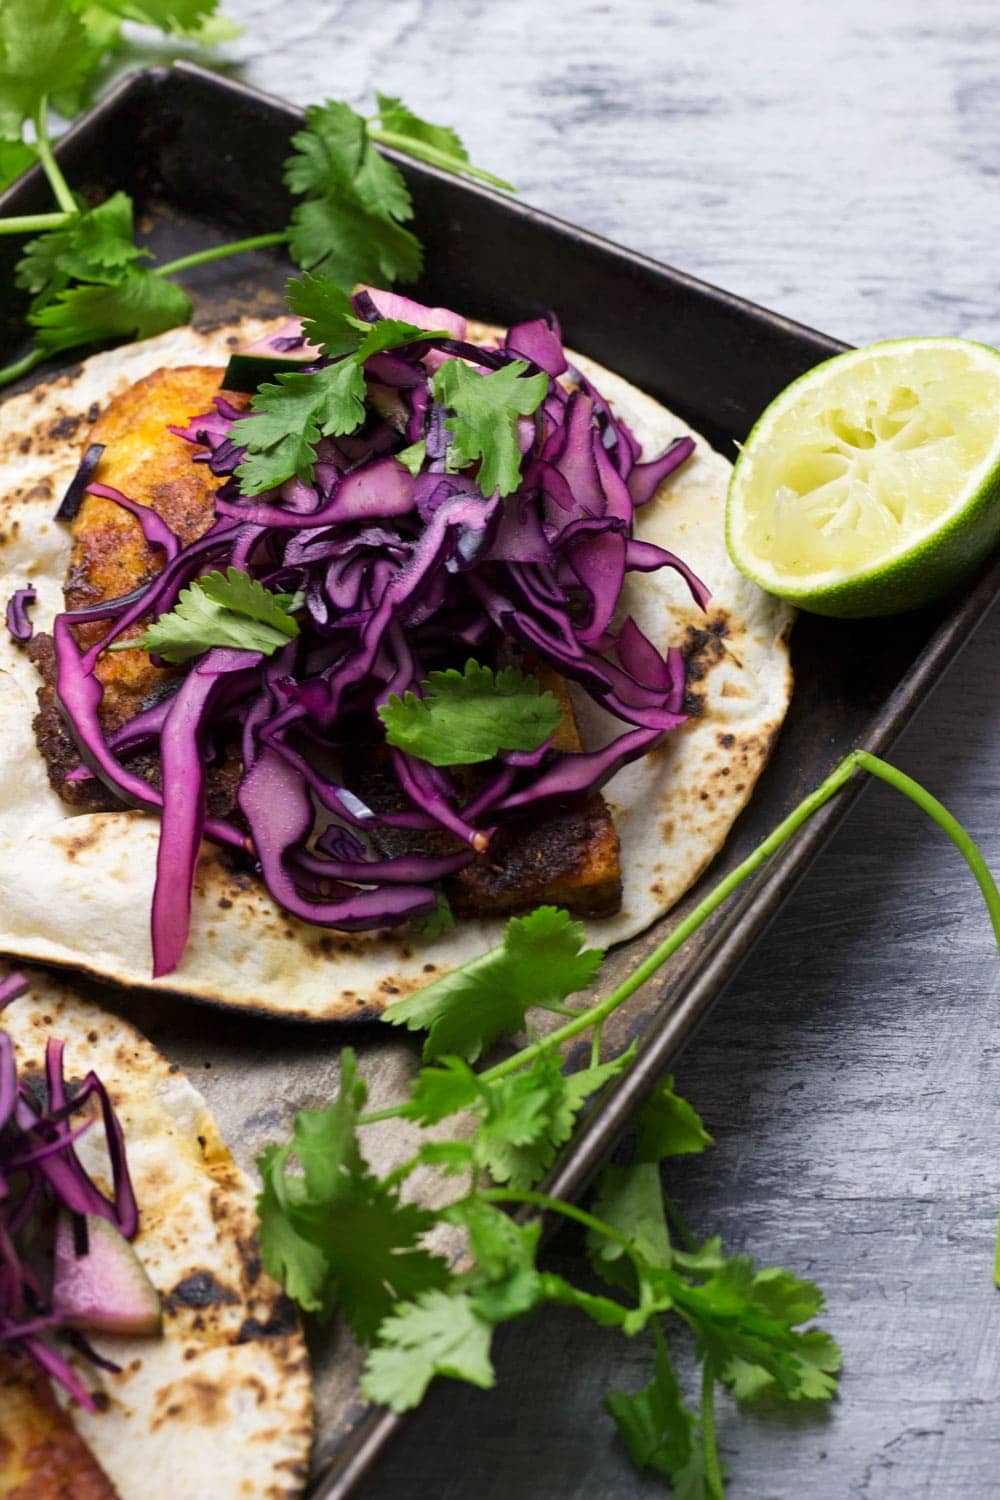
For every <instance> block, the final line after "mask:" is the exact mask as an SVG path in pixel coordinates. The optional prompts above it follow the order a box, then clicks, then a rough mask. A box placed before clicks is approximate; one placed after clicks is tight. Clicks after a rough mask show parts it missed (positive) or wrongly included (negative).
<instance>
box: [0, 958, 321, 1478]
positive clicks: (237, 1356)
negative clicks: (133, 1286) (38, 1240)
mask: <svg viewBox="0 0 1000 1500" xmlns="http://www.w3.org/2000/svg"><path fill="white" fill-rule="evenodd" d="M26 977H27V978H29V979H30V982H31V988H30V990H29V992H28V993H27V994H26V995H24V996H23V997H22V998H21V999H20V1000H15V1001H14V1002H13V1003H12V1004H11V1005H9V1006H7V1007H6V1008H5V1009H4V1010H3V1012H2V1013H0V1027H2V1028H3V1030H5V1031H6V1032H8V1034H9V1035H10V1036H11V1037H12V1039H13V1042H14V1047H15V1051H16V1053H17V1060H18V1072H19V1074H20V1075H21V1076H23V1075H24V1073H25V1072H26V1071H27V1070H29V1069H34V1070H37V1069H40V1068H41V1067H43V1065H44V1059H45V1041H46V1037H48V1036H54V1037H59V1038H62V1039H63V1040H64V1041H65V1043H66V1052H65V1066H66V1077H67V1078H68V1079H73V1078H79V1077H82V1076H83V1075H84V1074H85V1073H87V1072H88V1071H89V1069H91V1068H93V1069H94V1071H95V1072H96V1073H97V1074H98V1076H99V1077H100V1079H101V1080H102V1082H103V1083H104V1084H105V1085H106V1086H107V1088H108V1090H109V1092H110V1094H111V1097H112V1100H113V1101H114V1104H115V1108H116V1110H117V1112H118V1117H119V1119H120V1120H121V1123H122V1128H123V1129H124V1132H125V1140H126V1147H127V1152H128V1164H129V1170H130V1174H131V1177H132V1182H133V1185H134V1187H135V1194H136V1200H137V1202H138V1204H139V1215H140V1220H139V1233H138V1235H137V1237H136V1239H135V1241H134V1242H133V1243H134V1245H135V1248H136V1251H137V1253H138V1254H139V1256H140V1258H141V1260H142V1263H143V1265H144V1266H145V1268H146V1271H147V1272H148V1274H149V1277H150V1279H151V1280H152V1282H153V1284H154V1286H155V1287H156V1288H157V1290H158V1291H159V1292H160V1295H161V1297H162V1300H163V1336H162V1337H161V1338H120V1337H112V1336H110V1335H105V1334H94V1335H91V1336H90V1341H91V1343H92V1344H93V1345H94V1348H95V1349H96V1350H97V1351H98V1353H100V1354H102V1355H104V1356H105V1357H106V1358H108V1359H110V1360H113V1361H114V1362H115V1363H116V1364H119V1365H121V1366H122V1372H121V1374H119V1375H112V1374H110V1373H107V1372H104V1371H102V1370H99V1369H96V1368H95V1367H94V1366H93V1365H92V1364H90V1363H89V1362H87V1361H84V1360H82V1359H81V1358H79V1357H77V1356H72V1359H71V1363H73V1365H74V1367H75V1369H76V1371H77V1373H78V1375H79V1376H80V1378H81V1380H82V1381H83V1384H84V1385H85V1387H86V1388H87V1389H88V1390H89V1391H91V1392H92V1393H94V1394H95V1395H96V1399H97V1403H98V1407H99V1410H98V1411H96V1412H88V1411H84V1410H82V1409H81V1408H79V1407H77V1406H76V1405H75V1404H71V1403H70V1402H69V1398H68V1397H66V1396H65V1394H64V1393H62V1392H61V1389H57V1394H58V1395H59V1396H60V1399H61V1400H62V1401H63V1404H64V1405H69V1406H70V1409H71V1411H72V1418H73V1423H74V1425H75V1427H76V1428H77V1431H78V1432H79V1433H80V1435H81V1436H82V1437H83V1439H84V1441H85V1442H86V1443H87V1445H88V1446H89V1448H90V1450H91V1452H92V1453H93V1454H94V1456H95V1458H96V1459H97V1460H98V1462H99V1463H100V1464H101V1467H102V1468H103V1469H104V1470H105V1472H106V1473H107V1475H108V1477H109V1479H110V1480H111V1481H112V1483H113V1484H114V1486H115V1488H116V1490H117V1492H118V1494H119V1495H120V1497H121V1500H177V1497H186V1496H195V1495H201V1496H209V1495H210V1496H212V1500H238V1497H239V1500H249V1497H253V1500H292V1497H294V1496H297V1495H300V1494H301V1493H302V1489H303V1486H304V1484H305V1480H306V1475H307V1470H308V1463H309V1449H310V1444H311V1437H312V1391H311V1382H310V1372H309V1361H308V1357H307V1354H306V1349H305V1340H304V1339H303V1336H302V1332H301V1329H300V1327H299V1323H298V1319H297V1317H296V1315H295V1312H294V1309H293V1308H292V1305H291V1303H290V1302H289V1301H288V1299H287V1298H286V1297H285V1296H284V1295H283V1293H282V1291H281V1288H280V1287H279V1286H278V1284H277V1283H276V1282H274V1281H272V1280H271V1278H270V1277H269V1276H266V1275H264V1274H263V1272H262V1271H261V1269H260V1262H259V1259H258V1257H257V1249H256V1239H255V1230H256V1222H257V1220H256V1213H255V1210H254V1190H253V1187H252V1185H251V1183H250V1180H249V1179H248V1177H247V1176H246V1174H245V1173H244V1172H242V1171H241V1170H240V1169H239V1167H237V1166H236V1164H235V1162H234V1161H233V1159H232V1157H231V1156H230V1154H229V1151H228V1149H227V1148H226V1146H225V1144H224V1142H223V1141H222V1139H221V1138H220V1136H219V1133H218V1130H217V1129H216V1126H215V1123H214V1121H213V1120H212V1117H211V1115H210V1114H209V1113H208V1110H207V1108H206V1105H205V1101H204V1099H203V1098H202V1097H201V1095H200V1094H199V1093H198V1092H197V1091H196V1090H195V1089H193V1088H192V1087H191V1085H190V1083H188V1081H187V1079H186V1078H185V1077H184V1076H183V1074H182V1073H180V1072H179V1071H178V1070H177V1069H176V1067H175V1066H172V1065H171V1064H169V1063H168V1062H167V1061H166V1059H165V1058H163V1057H161V1056H160V1054H159V1053H158V1052H157V1051H156V1049H155V1048H154V1047H153V1046H152V1045H151V1044H150V1043H149V1042H148V1041H146V1039H145V1037H143V1036H141V1035H140V1034H139V1032H137V1031H136V1030H135V1029H134V1028H133V1027H131V1026H129V1025H127V1024H126V1023H125V1022H124V1021H122V1020H120V1019H119V1018H118V1017H117V1016H114V1015H111V1014H109V1013H108V1012H107V1011H103V1010H100V1009H99V1008H98V1007H97V1006H96V1005H91V1004H89V1003H88V1002H86V1001H84V1000H81V999H80V998H79V997H78V996H76V995H74V994H73V992H72V991H71V990H69V989H67V988H65V987H64V986H63V985H61V984H60V983H58V982H57V981H55V980H53V979H52V978H50V977H49V976H48V975H44V974H42V973H40V972H36V971H32V970H29V971H26ZM77 1151H78V1152H79V1155H80V1159H81V1160H82V1161H83V1163H84V1165H85V1166H86V1168H87V1170H88V1171H89V1172H90V1173H91V1176H92V1177H93V1179H94V1181H95V1182H96V1183H97V1184H98V1186H99V1187H101V1188H102V1190H104V1191H105V1192H109V1191H110V1182H109V1181H108V1178H109V1176H110V1173H109V1169H108V1158H107V1155H106V1152H105V1149H104V1143H103V1137H102V1131H101V1130H100V1128H97V1129H93V1130H91V1131H90V1132H89V1133H88V1134H87V1135H85V1136H83V1137H82V1138H81V1139H80V1140H79V1141H78V1142H77ZM60 1352H61V1353H65V1352H66V1351H65V1350H64V1349H61V1350H60ZM2 1434H3V1412H2V1411H0V1438H2Z"/></svg>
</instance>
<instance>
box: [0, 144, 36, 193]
mask: <svg viewBox="0 0 1000 1500" xmlns="http://www.w3.org/2000/svg"><path fill="white" fill-rule="evenodd" d="M37 160H38V154H37V152H36V151H35V149H34V147H33V146H29V145H28V144H27V142H26V141H4V140H0V192H3V190H4V188H7V187H10V185H11V183H12V182H16V181H17V179H18V178H19V177H21V176H22V175H23V174H24V173H25V172H26V171H27V170H28V168H29V167H33V166H34V165H35V162H36V161H37Z"/></svg>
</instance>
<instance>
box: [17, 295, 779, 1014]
mask: <svg viewBox="0 0 1000 1500" xmlns="http://www.w3.org/2000/svg"><path fill="white" fill-rule="evenodd" d="M274 326H275V325H273V324H264V323H261V322H260V321H259V320H245V321H244V322H243V323H242V324H233V325H229V326H226V327H222V328H219V329H216V330H214V331H207V332H205V331H198V330H195V329H191V328H184V329H177V330H174V331H173V332H171V333H167V334H163V335H162V336H161V337H159V338H155V339H150V340H147V341H146V342H144V343H139V344H133V345H130V346H129V347H127V348H123V349H114V350H111V351H109V352H108V353H105V354H98V355H96V356H95V357H94V358H92V359H89V360H87V361H86V363H85V364H83V365H82V366H81V367H80V368H79V369H78V370H77V371H75V372H71V373H70V374H68V375H64V376H61V377H59V378H57V379H55V380H53V381H50V382H48V383H47V384H45V385H41V386H37V387H35V388H34V389H33V390H31V391H29V392H28V393H26V394H25V395H20V396H15V397H13V398H12V399H10V400H8V401H7V402H6V403H5V404H4V405H3V406H2V407H0V464H2V466H3V473H4V478H5V485H4V493H3V495H2V496H0V565H2V573H3V576H4V579H5V581H6V583H7V585H8V587H9V590H10V591H13V589H14V588H15V587H20V586H22V585H24V584H27V583H31V584H33V585H34V586H35V587H36V588H37V589H38V594H39V599H38V604H37V605H36V606H35V608H34V610H33V612H32V615H33V620H34V624H35V629H36V630H48V629H50V627H51V622H52V618H53V616H54V615H55V614H56V613H57V612H58V611H59V610H60V609H61V608H62V607H63V603H62V585H63V579H64V576H65V570H66V561H67V557H68V555H69V546H70V543H69V536H68V531H67V528H66V527H64V526H61V525H60V524H59V523H57V522H55V521H53V519H52V516H53V513H54V511H55V508H56V506H57V504H58V502H59V499H60V497H61V495H62V493H63V491H64V489H65V487H66V485H67V484H68V482H69V480H70V478H71V477H72V475H73V473H74V471H75V469H76V466H77V463H78V460H79V455H80V450H81V445H82V443H83V442H84V441H85V438H86V433H87V430H88V426H89V424H90V423H91V422H93V421H94V420H95V419H96V416H97V413H98V411H99V410H100V409H101V408H102V407H103V406H104V404H105V403H106V402H107V401H108V400H109V398H111V397H112V396H114V395H116V394H118V393H119V392H120V391H122V390H123V389H124V388H125V387H126V386H128V385H129V384H131V383H132V382H134V381H135V380H138V379H139V378H140V377H142V376H144V375H147V374H149V373H150V372H151V371H153V370H156V369H158V368H160V367H161V366H168V365H183V364H193V363H194V364H197V363H203V364H212V363H215V364H220V365H221V364H224V363H225V360H226V359H227V357H228V355H229V354H230V353H231V351H232V348H233V347H234V346H235V345H237V344H239V345H245V344H246V343H248V342H249V341H250V340H252V339H255V338H258V337H260V336H261V335H262V334H263V333H265V332H267V331H268V330H269V329H271V328H273V327H274ZM471 332H472V334H473V336H478V337H480V338H483V337H485V336H486V335H487V333H488V332H489V330H487V329H485V328H483V327H482V325H480V326H479V327H478V328H474V329H472V330H471ZM571 357H572V358H573V360H574V361H575V362H576V364H577V365H578V367H579V368H580V369H581V370H583V371H584V373H586V375H587V376H588V377H589V378H590V379H592V380H593V381H594V383H595V384H596V385H597V386H598V387H599V389H600V390H602V391H603V393H604V394H605V395H606V396H607V398H608V399H609V401H610V402H611V404H612V406H613V407H614V408H615V410H616V411H617V412H619V413H620V414H621V415H622V416H623V417H625V418H626V420H627V421H628V422H629V423H630V424H631V426H632V427H633V429H634V431H635V433H636V435H637V437H638V438H639V440H640V442H641V443H642V446H643V452H644V454H645V455H646V456H647V457H652V456H655V455H656V454H658V453H660V452H661V451H662V450H663V449H664V448H665V447H666V446H667V444H668V443H670V442H671V441H672V440H673V439H674V438H676V437H680V436H683V435H685V434H687V433H688V432H689V429H688V428H687V427H686V426H685V425H684V423H683V422H681V421H680V420H679V419H678V418H677V417H675V416H673V415H672V414H671V413H670V412H669V411H667V410H665V409H664V408H663V407H662V406H660V405H659V404H658V403H657V402H656V401H654V400H652V399H651V398H650V397H648V396H646V395H643V394H642V393H641V392H639V391H637V390H635V389H634V387H632V386H631V385H629V384H628V382H627V381H625V380H623V379H622V378H621V377H619V376H617V375H613V374H611V373H610V372H608V371H606V370H604V369H602V368H601V367H600V366H599V365H596V364H594V363H593V361H591V360H589V359H585V358H583V357H582V356H577V355H572V356H571ZM693 436H695V437H696V439H697V447H696V451H695V454H694V456H693V457H692V458H691V459H689V460H688V462H687V463H686V464H685V465H684V466H683V467H682V468H681V469H680V470H679V471H678V472H677V473H676V474H675V475H673V476H671V477H670V478H669V479H667V480H666V481H665V482H664V484H663V485H662V486H661V488H660V490H659V492H658V493H657V495H656V496H655V497H654V499H653V500H651V501H650V503H649V504H648V505H646V506H644V507H643V508H642V509H641V510H640V511H639V512H638V515H637V524H636V535H637V536H639V537H641V538H642V539H644V540H648V541H651V542H656V543H659V544H660V545H662V546H664V547H667V548H669V549H670V550H673V551H676V552H678V553H679V554H680V555H681V556H682V557H683V558H684V560H685V561H686V562H687V563H688V564H689V565H690V566H691V567H692V568H693V569H694V570H695V572H696V573H697V574H698V575H699V576H700V577H701V578H702V579H703V580H704V581H705V582H706V583H707V584H708V586H709V587H710V588H711V590H712V594H713V598H712V603H711V605H710V607H709V610H708V613H707V615H705V614H702V612H701V611H700V610H699V609H698V608H697V607H696V606H695V605H694V604H693V603H692V601H691V598H690V595H689V593H688V591H687V589H686V587H685V585H684V584H683V582H682V581H681V579H680V578H679V577H678V576H677V575H676V574H674V573H672V572H669V571H667V570H662V571H661V572H659V573H654V574H646V575H632V576H631V577H630V579H629V581H628V583H627V585H626V594H625V598H624V601H623V608H624V609H625V610H628V611H630V612H631V613H632V614H633V615H634V616H635V618H636V620H637V622H638V624H639V625H640V627H641V628H642V629H643V630H644V631H645V633H646V634H647V635H648V636H649V637H650V639H651V640H652V641H653V642H654V643H655V644H656V645H657V646H658V647H659V648H661V649H665V648H666V647H667V646H669V645H683V644H685V643H688V644H691V645H693V646H694V648H695V649H694V655H693V658H692V663H691V672H690V688H691V692H692V694H693V696H694V697H695V698H696V699H697V702H696V704H695V708H696V710H697V712H695V713H694V714H693V715H692V717H691V718H690V719H689V720H688V722H687V723H686V724H684V725H683V726H682V727H681V728H680V729H679V730H677V731H675V732H674V733H672V734H670V735H668V736H667V738H666V739H665V741H664V742H663V744H662V745H661V746H660V747H659V748H658V749H657V750H654V751H653V752H652V754H650V755H648V756H646V757H645V758H644V759H643V760H641V761H639V762H637V763H636V764H634V765H631V766H627V767H625V768H624V769H623V770H622V771H620V772H619V773H618V775H617V776H615V777H614V778H613V779H612V780H611V781H610V782H609V783H608V785H607V786H606V787H605V790H604V795H605V797H606V799H607V801H608V803H609V805H610V807H611V809H612V812H613V815H614V819H615V824H616V826H617V829H618V833H619V837H620V840H621V862H622V870H623V875H624V897H623V902H622V908H621V911H620V912H619V913H617V914H616V915H615V916H611V917H605V918H600V919H592V920H588V921H587V924H586V926H587V931H588V933H589V935H590V938H591V940H592V941H593V942H595V943H600V944H601V945H604V946H607V945H609V944H612V943H620V942H622V941H624V940H625V939H626V938H630V937H633V936H634V935H635V934H636V933H639V932H641V931H642V930H643V929H644V928H646V927H648V926H649V925H650V923H652V922H653V921H655V919H656V918H657V917H658V916H660V915H661V914H662V913H663V912H665V911H667V910H668V909H669V908H670V907H671V906H673V905H674V903H675V902H676V901H677V900H678V899H679V898H680V896H681V895H683V893H684V892H685V891H686V890H687V888H688V887H689V886H690V885H691V884H692V883H693V881H694V880H696V879H697V877H698V875H699V874H700V873H701V871H702V870H703V869H704V868H705V866H706V865H707V864H708V863H709V862H710V860H711V859H712V857H713V856H714V855H715V854H716V853H717V852H718V850H719V848H720V847H721V845H722V843H723V841H724V839H725V837H726V834H727V832H728V830H729V828H730V827H731V825H732V823H733V821H734V819H735V818H736V816H737V814H738V813H739V811H740V810H741V808H742V807H743V805H744V804H745V803H746V801H747V799H748V798H749V796H750V794H751V792H752V790H753V786H754V783H755V781H756V779H757V777H758V775H759V773H760V771H761V769H762V767H763V765H764V763H765V761H766V759H767V756H768V753H769V751H770V748H771V745H772V743H773V741H774V738H775V736H776V734H777V732H778V729H779V727H780V725H781V721H782V718H783V717H784V713H785V710H786V707H787V704H788V700H789V697H790V693H791V671H790V667H789V660H788V644H787V641H788V633H789V630H790V626H791V619H792V616H791V612H790V611H789V609H788V607H787V606H786V605H784V604H782V603H780V602H779V601H777V600H775V599H772V598H771V597H769V596H768V595H766V594H764V593H762V592H761V590H760V589H758V588H757V587H756V586H755V585H754V584H752V583H750V582H749V581H748V580H747V579H745V578H743V577H742V575H740V574H739V573H737V572H736V570H735V568H734V567H733V565H732V563H731V562H730V561H729V558H728V555H727V553H726V549H725V543H724V538H723V507H724V502H725V494H726V485H727V482H728V476H729V472H730V465H729V464H728V463H727V462H726V460H725V459H724V458H722V457H720V455H719V454H717V453H715V452H714V451H713V450H712V448H711V447H710V446H709V445H708V443H707V442H706V441H705V440H704V439H702V438H698V437H697V434H693ZM178 441H179V440H178ZM692 632H694V634H692ZM37 686H38V676H37V673H36V671H35V668H34V666H33V665H32V663H31V662H30V661H29V660H28V658H27V656H26V655H25V653H24V651H23V650H22V649H20V648H19V647H18V646H17V645H15V644H14V643H13V642H12V641H10V640H9V639H8V637H7V634H6V632H5V631H2V630H0V951H5V952H7V953H12V954H16V955H17V956H19V957H24V958H34V959H39V960H44V961H46V962H49V963H56V964H69V965H72V966H74V967H76V968H80V969H85V970H88V971H89V972H91V973H94V974H98V975H102V976H106V977H108V978H111V979H114V980H116V981H118V982H119V983H120V984H123V985H128V986H149V985H151V984H153V983H154V982H153V981H151V979H150V974H151V968H152V961H151V952H150V936H149V910H150V904H151V899H152V891H153V880H154V874H155V866H156V846H157V837H158V828H159V824H158V822H157V820H155V819H154V818H151V817H148V816H146V815H144V814H142V813H139V812H131V811H121V812H106V813H88V814H83V815H80V814H74V813H73V812H71V810H70V809H69V808H67V807H66V805H65V804H64V803H63V802H62V801H61V799H60V798H59V797H58V796H57V795H56V793H55V792H53V791H52V789H51V788H50V786H49V783H48V777H47V774H46V770H45V766H44V763H43V761H42V757H41V755H40V754H39V752H38V750H37V749H36V746H35V741H34V736H33V733H32V728H31V720H32V716H33V714H34V713H35V707H36V705H35V690H36V688H37ZM574 704H575V708H576V711H577V718H578V722H579V724H580V728H581V731H582V734H583V739H584V743H585V744H586V745H589V746H593V745H596V744H597V743H600V742H603V741H604V740H606V739H607V738H609V737H610V735H611V734H612V733H614V732H616V730H617V731H619V732H620V729H621V726H620V725H618V724H617V721H615V720H612V719H611V718H609V716H608V715H606V714H605V713H604V711H603V710H601V709H600V708H597V707H596V706H595V705H593V704H592V703H591V702H590V700H589V699H587V698H586V697H585V696H584V695H582V694H579V693H576V694H574ZM504 925H505V922H504V921H503V920H499V919H498V920H475V919H472V920H467V919H463V920H462V921H461V922H460V923H459V925H458V927H457V928H456V930H455V931H453V932H451V933H449V934H447V935H446V936H445V937H443V938H440V939H438V940H436V941H427V940H424V939H421V938H420V937H415V936H412V935H407V936H403V935H401V934H396V935H392V934H389V935H384V934H374V933H351V934H346V933H338V932H331V931H329V930H328V929H324V928H319V927H313V926H310V925H308V924H305V923H302V922H299V921H297V920H296V919H295V918H293V917H290V916H288V915H287V914H286V913H285V912H283V911H281V910H280V909H278V908H277V907H276V906H275V905H274V903H273V902H272V901H271V899H270V898H269V896H268V895H267V893H266V891H265V890H264V889H263V887H262V886H261V885H260V884H259V883H258V882H257V881H256V880H255V879H253V878H252V877H250V876H248V875H243V874H237V875H234V874H233V873H232V871H231V868H230V866H229V865H228V863H227V862H226V861H225V859H224V857H223V856H221V855H220V854H219V853H218V852H217V851H215V850H213V849H212V848H211V847H209V846H206V847H205V849H204V851H203V855H202V859H201V863H200V866H199V871H198V877H197V882H196V886H195V894H194V903H193V913H192V925H191V940H190V942H189V945H188V949H187V952H186V954H185V956H184V959H183V961H182V962H181V965H180V967H179V968H178V969H177V970H176V972H174V973H172V974H170V975H168V976H167V977H165V978H164V979H161V980H159V981H156V982H155V986H154V987H156V988H159V989H164V990H172V991H178V992H181V993H183V994H186V995H190V996H193V997H196V998H198V999H202V1000H208V1001H214V1002H216V1003H219V1004H222V1005H227V1006H233V1007H238V1008H240V1009H248V1010H255V1011H261V1012H268V1013H271V1014H274V1015H280V1016H286V1017H289V1018H301V1019H309V1020H351V1019H356V1020H363V1019H368V1018H370V1017H371V1016H372V1014H373V1013H378V1012H380V1011H382V1010H383V1009H384V1008H385V1006H386V1005H388V1004H390V1003H391V1002H392V1000H393V999H394V998H395V997H396V996H399V995H407V994H410V993H412V992H413V991H414V990H417V989H419V988H421V987H422V986H423V985H425V984H427V983H428V982H429V981H431V980H432V979H434V978H437V977H438V976H439V975H441V974H442V973H445V972H447V970H449V969H452V968H454V967H455V966H456V965H458V964H461V963H464V962H465V961H466V960H468V959H470V958H473V957H475V956H476V955H477V954H479V953H482V952H483V950H484V949H486V948H488V947H491V946H492V945H494V944H495V943H497V942H498V941H499V940H500V937H501V934H502V932H503V928H504Z"/></svg>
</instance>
